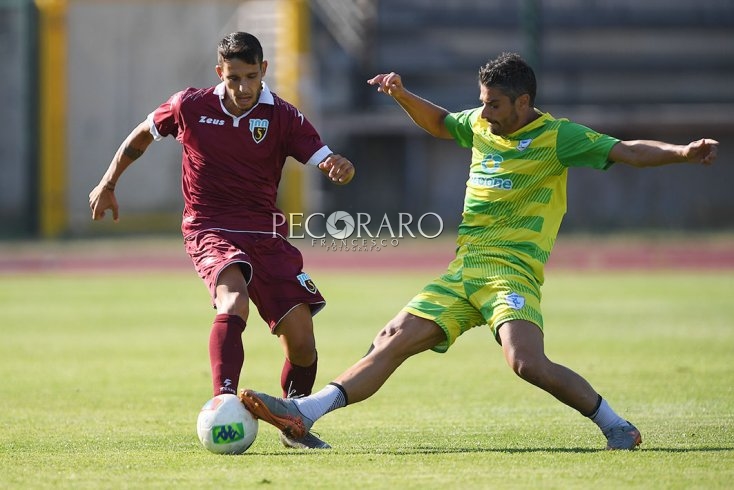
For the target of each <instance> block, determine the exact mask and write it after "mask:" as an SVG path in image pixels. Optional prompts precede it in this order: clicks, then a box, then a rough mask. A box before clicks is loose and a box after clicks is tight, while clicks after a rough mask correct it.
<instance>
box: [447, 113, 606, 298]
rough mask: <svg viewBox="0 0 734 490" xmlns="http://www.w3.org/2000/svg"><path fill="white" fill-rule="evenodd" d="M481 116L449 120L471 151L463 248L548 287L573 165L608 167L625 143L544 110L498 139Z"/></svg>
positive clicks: (453, 131)
mask: <svg viewBox="0 0 734 490" xmlns="http://www.w3.org/2000/svg"><path fill="white" fill-rule="evenodd" d="M481 112H482V108H481V107H478V108H476V109H470V110H466V111H463V112H457V113H452V114H449V115H448V116H447V117H446V119H445V120H444V124H445V125H446V127H447V128H448V130H449V132H450V133H451V134H452V135H453V137H454V139H455V140H456V142H457V143H458V144H459V145H461V146H463V147H465V148H471V149H472V157H471V167H470V168H469V180H468V181H467V183H466V196H465V199H464V211H463V215H462V221H461V224H460V225H459V234H458V239H457V244H458V246H462V245H468V246H470V247H471V248H472V249H477V248H478V249H481V250H483V252H484V253H483V254H486V253H489V254H490V255H499V256H501V257H502V258H503V259H504V260H508V261H510V262H511V263H514V264H516V265H517V266H519V267H521V268H523V269H525V270H526V271H527V272H528V273H529V274H532V276H533V277H535V279H536V280H537V281H538V282H539V283H540V284H542V283H543V280H544V276H543V266H544V264H545V263H546V261H547V260H548V257H549V255H550V252H551V249H552V248H553V244H554V242H555V240H556V236H557V235H558V228H559V227H560V225H561V220H562V218H563V215H564V214H565V213H566V175H567V171H568V167H592V168H598V169H607V168H608V167H609V166H610V165H611V162H610V161H609V151H610V150H611V149H612V146H614V145H615V144H616V143H617V142H618V141H619V140H617V139H615V138H612V137H610V136H607V135H604V134H600V133H597V132H596V131H594V130H592V129H589V128H587V127H585V126H582V125H580V124H576V123H573V122H570V121H568V120H567V119H555V118H553V116H551V115H550V114H547V113H540V112H539V116H540V117H538V118H537V119H536V120H534V121H533V122H531V123H530V124H528V125H526V126H524V127H523V128H520V129H519V130H518V131H516V132H514V133H512V134H510V135H507V136H498V135H495V134H492V133H491V131H490V127H489V123H488V122H487V121H486V120H484V119H483V118H482V117H481Z"/></svg>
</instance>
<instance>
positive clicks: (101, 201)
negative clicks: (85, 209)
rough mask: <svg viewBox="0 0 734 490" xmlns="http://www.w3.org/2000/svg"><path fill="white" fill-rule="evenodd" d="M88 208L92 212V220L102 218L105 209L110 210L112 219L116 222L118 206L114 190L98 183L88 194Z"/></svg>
mask: <svg viewBox="0 0 734 490" xmlns="http://www.w3.org/2000/svg"><path fill="white" fill-rule="evenodd" d="M89 208H90V209H91V210H92V219H93V220H100V219H102V218H104V216H105V211H106V210H107V209H111V210H112V219H113V220H114V221H118V219H119V212H120V209H119V206H118V205H117V198H116V197H115V190H114V188H111V187H110V186H109V185H108V184H105V183H100V184H99V185H98V186H97V187H95V188H94V189H92V192H90V193H89Z"/></svg>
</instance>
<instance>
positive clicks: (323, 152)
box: [153, 135, 334, 165]
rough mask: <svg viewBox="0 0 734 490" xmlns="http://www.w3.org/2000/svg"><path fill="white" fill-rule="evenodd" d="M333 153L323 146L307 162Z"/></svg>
mask: <svg viewBox="0 0 734 490" xmlns="http://www.w3.org/2000/svg"><path fill="white" fill-rule="evenodd" d="M153 136H155V135H153ZM332 153H334V152H333V151H331V149H330V148H329V147H328V146H326V145H324V146H322V147H321V149H320V150H318V151H317V152H316V153H314V154H313V155H311V158H309V159H308V161H307V162H306V165H318V164H319V163H321V162H323V161H324V158H326V157H328V156H329V155H331V154H332Z"/></svg>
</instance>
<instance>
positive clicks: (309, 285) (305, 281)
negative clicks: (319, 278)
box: [296, 272, 318, 294]
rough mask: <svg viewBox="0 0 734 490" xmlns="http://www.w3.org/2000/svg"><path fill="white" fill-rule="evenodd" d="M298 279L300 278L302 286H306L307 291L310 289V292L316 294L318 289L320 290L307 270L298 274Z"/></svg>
mask: <svg viewBox="0 0 734 490" xmlns="http://www.w3.org/2000/svg"><path fill="white" fill-rule="evenodd" d="M296 279H298V282H300V283H301V286H303V287H304V288H306V291H308V292H309V293H311V294H316V291H318V289H316V284H314V283H313V281H312V280H311V278H310V277H309V275H308V274H306V273H305V272H301V273H300V274H298V276H296Z"/></svg>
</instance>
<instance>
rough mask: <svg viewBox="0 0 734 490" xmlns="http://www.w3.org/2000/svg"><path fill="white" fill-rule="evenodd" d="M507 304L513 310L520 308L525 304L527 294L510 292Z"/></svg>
mask: <svg viewBox="0 0 734 490" xmlns="http://www.w3.org/2000/svg"><path fill="white" fill-rule="evenodd" d="M505 299H506V300H507V306H509V307H510V308H512V309H513V310H519V309H521V308H522V307H523V306H525V296H520V295H519V294H517V293H510V294H508V295H507V298H505Z"/></svg>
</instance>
